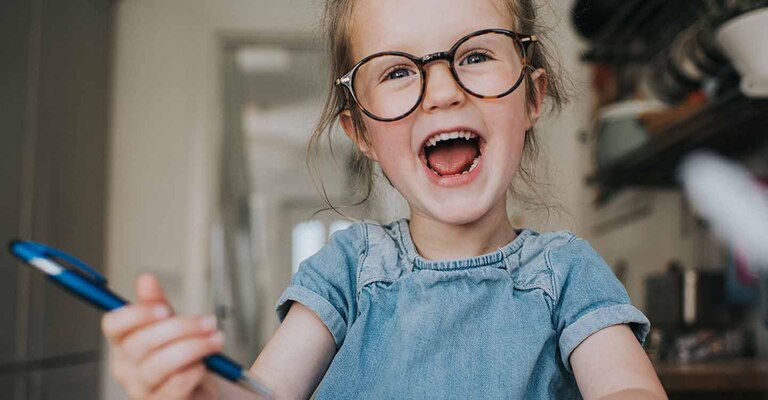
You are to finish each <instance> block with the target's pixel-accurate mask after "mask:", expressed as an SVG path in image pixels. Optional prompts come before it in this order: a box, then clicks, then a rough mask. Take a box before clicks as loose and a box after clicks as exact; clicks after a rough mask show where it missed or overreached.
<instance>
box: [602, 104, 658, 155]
mask: <svg viewBox="0 0 768 400" xmlns="http://www.w3.org/2000/svg"><path fill="white" fill-rule="evenodd" d="M665 108H666V107H665V106H664V104H662V103H659V102H657V101H652V100H632V101H625V102H621V103H616V104H613V105H610V106H606V107H603V109H602V110H601V112H600V116H599V117H598V122H597V143H596V147H595V160H596V162H597V165H598V166H604V165H606V164H610V163H611V162H613V161H616V160H617V159H620V158H621V157H623V156H624V155H626V154H628V153H630V152H631V151H633V150H635V149H638V148H640V147H641V146H643V145H644V144H645V143H646V141H647V140H648V135H647V133H646V128H645V127H644V126H643V124H641V117H642V115H643V114H645V113H648V112H654V113H658V112H660V111H661V110H664V109H665Z"/></svg>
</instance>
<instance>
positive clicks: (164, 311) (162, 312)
mask: <svg viewBox="0 0 768 400" xmlns="http://www.w3.org/2000/svg"><path fill="white" fill-rule="evenodd" d="M152 313H153V314H154V315H155V317H157V318H165V317H167V316H169V315H171V310H170V309H169V308H168V307H167V306H164V305H158V306H155V307H154V308H153V309H152Z"/></svg>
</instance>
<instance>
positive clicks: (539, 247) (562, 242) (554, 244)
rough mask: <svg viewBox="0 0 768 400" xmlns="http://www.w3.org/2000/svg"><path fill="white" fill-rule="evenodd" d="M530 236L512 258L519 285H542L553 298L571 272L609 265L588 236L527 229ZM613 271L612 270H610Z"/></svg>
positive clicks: (513, 270)
mask: <svg viewBox="0 0 768 400" xmlns="http://www.w3.org/2000/svg"><path fill="white" fill-rule="evenodd" d="M524 232H526V234H527V235H528V237H527V238H526V240H525V241H524V243H523V246H522V247H521V249H520V250H519V252H518V257H515V258H513V260H512V263H514V264H516V265H512V268H511V272H512V276H513V278H514V279H515V280H516V282H517V283H518V285H520V286H524V287H525V286H527V287H539V288H541V289H543V290H544V291H545V292H547V294H549V295H550V297H552V298H553V299H557V298H558V297H559V294H560V291H561V290H562V286H563V284H564V283H565V282H566V281H567V280H568V278H570V277H572V275H573V274H572V273H573V272H574V271H576V272H579V273H581V272H587V271H589V270H592V271H593V272H594V270H598V271H599V272H600V274H604V273H605V270H608V271H609V272H611V271H610V268H609V267H608V266H607V264H606V263H605V260H603V258H602V257H601V256H600V255H599V254H598V253H597V251H595V250H594V249H593V248H592V246H591V245H590V243H589V242H588V241H586V240H585V239H583V238H581V237H579V236H576V235H575V234H573V233H572V232H571V231H568V230H558V231H552V232H545V233H539V232H536V231H533V230H525V231H524ZM611 274H612V272H611Z"/></svg>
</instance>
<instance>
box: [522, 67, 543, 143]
mask: <svg viewBox="0 0 768 400" xmlns="http://www.w3.org/2000/svg"><path fill="white" fill-rule="evenodd" d="M531 82H532V84H533V91H534V96H533V97H534V98H533V101H532V102H528V103H527V104H526V107H528V126H527V127H526V130H528V129H530V128H531V127H532V126H533V125H534V124H535V123H536V121H537V120H538V119H539V117H540V116H541V113H542V111H543V110H544V97H546V95H547V73H546V72H545V71H544V69H543V68H537V69H536V70H535V71H533V72H531Z"/></svg>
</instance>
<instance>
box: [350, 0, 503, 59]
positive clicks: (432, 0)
mask: <svg viewBox="0 0 768 400" xmlns="http://www.w3.org/2000/svg"><path fill="white" fill-rule="evenodd" d="M502 1H503V0H449V1H445V0H359V1H358V2H357V3H356V4H355V7H354V9H353V12H352V29H351V32H350V34H351V36H350V41H351V45H352V55H353V58H354V61H357V60H359V59H361V58H363V57H365V56H367V55H369V54H373V53H378V52H381V51H391V50H398V51H405V52H408V53H411V54H414V55H417V56H420V55H424V54H429V53H433V52H436V51H443V50H447V49H448V48H449V47H450V46H451V45H453V43H455V42H456V41H457V40H458V39H460V38H461V37H463V36H464V35H466V34H468V33H471V32H474V31H477V30H480V29H485V28H506V29H512V30H514V28H515V21H513V18H512V17H511V16H510V13H509V12H508V11H507V9H506V6H505V4H504V3H503V2H502Z"/></svg>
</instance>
